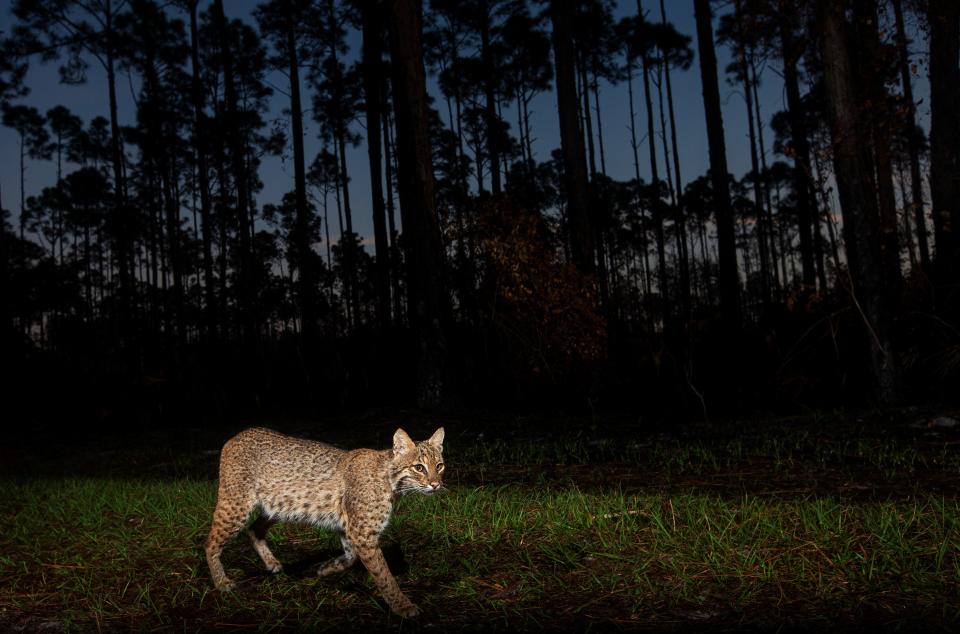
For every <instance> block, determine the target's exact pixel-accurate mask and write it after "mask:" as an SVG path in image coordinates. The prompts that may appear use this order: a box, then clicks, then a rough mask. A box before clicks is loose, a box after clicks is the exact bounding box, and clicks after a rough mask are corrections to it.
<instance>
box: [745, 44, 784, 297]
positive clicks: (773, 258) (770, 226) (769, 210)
mask: <svg viewBox="0 0 960 634" xmlns="http://www.w3.org/2000/svg"><path fill="white" fill-rule="evenodd" d="M755 60H756V58H755V57H754V53H753V51H751V53H750V74H751V76H752V79H751V81H750V84H751V85H752V86H753V110H754V114H755V116H756V122H757V147H758V148H759V149H760V151H759V157H760V173H761V176H760V185H761V188H762V189H763V203H764V211H765V212H766V215H765V218H766V224H767V242H768V244H769V248H770V272H771V274H772V281H773V285H774V289H775V290H776V291H777V293H779V292H780V274H779V269H778V267H777V241H776V239H775V237H774V234H775V233H776V230H775V229H774V222H773V204H772V203H771V202H770V180H769V173H768V172H767V159H766V155H767V153H766V150H765V148H766V147H767V146H766V144H765V143H764V142H763V118H762V117H761V116H760V94H759V90H758V89H757V88H758V86H759V84H760V80H759V78H758V77H757V66H756V64H755V63H754V62H755Z"/></svg>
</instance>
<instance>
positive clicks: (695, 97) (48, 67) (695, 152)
mask: <svg viewBox="0 0 960 634" xmlns="http://www.w3.org/2000/svg"><path fill="white" fill-rule="evenodd" d="M208 4H209V2H202V3H201V10H203V9H204V8H205V7H206V6H207V5H208ZM256 4H257V2H256V1H255V0H226V1H225V2H224V8H225V11H226V13H227V16H228V17H239V18H241V19H244V20H247V21H248V22H250V23H253V19H252V17H251V13H252V11H253V8H254V7H255V6H256ZM425 4H426V3H425ZM643 8H644V10H645V11H647V12H649V19H650V20H651V21H659V19H660V11H659V3H655V2H653V1H652V0H644V2H643ZM10 9H11V0H0V30H2V31H4V32H8V31H9V27H10V25H11V24H12V23H13V16H12V15H11V13H10ZM666 9H667V19H668V20H669V21H671V22H672V23H673V24H674V25H675V26H676V28H677V29H678V30H679V31H680V32H681V33H684V34H686V35H688V36H690V37H691V39H692V47H693V49H694V53H695V55H698V52H697V51H696V44H697V42H696V28H695V23H694V17H693V0H670V1H669V2H667V3H666ZM724 11H725V10H724V9H722V8H721V9H719V10H717V13H718V14H719V13H722V12H724ZM635 13H636V3H635V2H633V1H632V0H631V1H630V2H620V3H619V5H618V6H617V8H616V12H615V18H616V19H619V18H621V17H624V16H627V15H633V14H635ZM178 17H181V18H182V19H184V20H186V16H185V15H178ZM714 29H716V20H715V21H714ZM348 40H349V43H350V48H351V57H352V58H355V56H357V55H358V54H359V50H360V43H361V40H360V35H359V33H357V32H352V33H350V35H349V38H348ZM911 52H912V53H913V54H914V58H915V60H916V61H917V63H918V71H917V74H916V76H915V77H914V90H915V94H916V97H917V99H918V101H919V102H920V105H919V108H918V115H919V117H920V120H921V124H923V125H925V124H926V121H927V120H928V116H929V108H928V106H927V104H926V100H925V99H924V98H925V96H926V95H927V94H928V92H929V91H928V88H927V79H926V66H925V64H923V63H921V62H923V61H925V42H924V41H923V40H922V38H918V42H917V43H916V44H914V45H913V46H912V47H911ZM918 54H923V59H920V58H917V55H918ZM717 56H718V65H719V69H720V72H721V73H722V72H723V68H724V67H725V66H726V65H727V64H728V63H729V61H730V54H729V51H728V49H727V48H726V47H723V46H718V47H717ZM698 63H699V62H698V58H697V57H695V58H694V63H693V65H692V66H691V68H690V70H688V71H686V72H682V71H674V75H673V79H672V81H673V89H674V105H675V109H676V116H677V122H678V143H679V147H680V158H681V172H682V174H681V176H682V178H683V182H684V183H688V182H690V181H691V180H692V179H694V178H696V177H698V176H700V175H702V174H704V173H705V172H706V170H707V167H708V163H707V141H706V127H705V120H704V113H703V105H702V98H701V92H700V71H699V66H698ZM778 72H779V67H778V66H777V64H776V62H775V61H774V62H771V63H770V64H768V65H767V66H766V68H765V70H764V73H763V76H762V80H761V87H760V100H761V104H760V105H761V112H762V116H763V119H764V125H765V126H769V121H770V117H771V116H772V115H773V113H774V112H776V111H778V110H781V109H784V108H785V104H786V97H785V95H784V93H783V87H782V81H781V79H780V76H779V75H778ZM269 80H270V81H271V82H272V83H273V85H275V86H276V87H278V88H279V89H281V90H283V91H284V92H285V91H286V90H287V80H286V77H285V76H283V75H282V74H280V73H274V74H273V75H271V76H270V77H269ZM26 83H27V85H28V86H29V87H30V94H29V95H28V96H27V97H26V98H25V99H23V100H22V103H25V104H28V105H32V106H34V107H36V108H37V109H38V110H40V111H41V113H44V112H46V111H47V109H49V108H51V107H53V106H55V105H58V104H63V105H65V106H67V107H68V108H69V109H70V110H71V111H73V112H74V113H75V114H77V115H78V116H80V117H81V118H82V119H83V120H84V121H85V122H87V121H89V120H90V119H91V118H92V117H94V116H97V115H101V116H105V117H106V116H108V110H107V88H106V75H105V73H104V72H103V71H102V69H100V68H99V67H98V66H97V65H96V62H95V61H94V62H93V63H92V64H91V66H90V72H89V77H88V81H87V83H86V84H84V85H81V86H68V85H62V84H60V83H59V76H58V73H57V64H56V63H48V64H45V65H42V64H40V63H39V61H36V60H35V61H33V62H32V64H31V67H30V71H29V73H28V75H27V79H26ZM431 83H432V82H431ZM137 85H138V83H137V80H136V78H135V77H133V78H130V77H128V76H127V75H125V74H120V75H118V82H117V89H118V95H119V114H120V119H121V124H125V123H130V122H132V120H133V117H134V106H133V103H134V102H133V96H132V95H133V92H134V91H135V90H136V89H137ZM428 89H429V90H431V92H432V94H433V95H434V96H435V97H437V98H438V99H439V97H440V94H439V91H437V90H436V89H435V86H432V85H431V86H428ZM641 89H642V87H641V86H640V85H638V82H635V84H634V90H635V91H639V90H641ZM304 90H305V96H304V104H305V106H307V107H309V105H308V104H309V103H310V94H311V93H310V90H309V87H307V86H306V85H304ZM720 90H721V100H722V102H723V116H724V127H725V132H726V141H727V160H728V163H729V168H730V171H731V172H732V173H733V174H734V175H735V176H737V177H740V176H742V175H743V174H744V173H745V172H747V171H749V169H750V155H749V149H748V141H747V119H746V106H745V103H744V100H743V96H742V94H741V93H740V92H739V91H738V90H737V89H736V88H735V87H732V86H730V85H729V84H728V83H726V81H725V77H721V83H720ZM600 96H601V104H600V105H601V109H602V111H603V133H604V134H603V136H604V146H605V150H606V157H607V161H606V162H607V173H608V174H609V175H610V176H611V177H612V178H615V179H618V180H627V179H630V178H632V177H633V174H634V168H633V154H632V151H631V148H630V134H629V129H628V120H629V109H628V100H627V86H626V82H623V83H621V84H619V85H616V86H612V85H610V84H607V83H602V84H601V95H600ZM635 98H638V101H637V105H636V107H637V126H638V135H639V134H640V130H645V129H646V118H645V117H646V113H645V112H644V111H643V102H642V94H640V93H639V92H637V93H636V94H635ZM654 99H656V95H655V94H654ZM286 102H287V97H286V96H285V95H284V94H283V93H281V92H275V93H274V96H273V99H272V101H271V108H270V112H269V113H268V114H267V119H268V123H269V122H270V121H271V120H273V119H277V118H280V119H285V118H284V116H283V114H282V110H283V108H284V106H285V105H287V104H286ZM437 105H439V106H442V103H438V104H437ZM655 107H656V106H655ZM440 110H441V116H442V117H444V118H445V117H446V109H445V108H444V107H441V109H440ZM656 116H658V115H655V117H656ZM504 118H505V119H506V121H507V122H508V123H509V124H511V128H512V130H513V131H514V132H515V120H516V115H515V112H514V110H513V108H512V104H511V105H510V106H508V107H507V108H506V109H505V110H504ZM532 119H533V120H532V127H533V138H534V151H535V153H536V158H537V159H538V160H544V159H545V158H547V157H549V155H550V152H551V151H552V150H553V149H554V148H556V147H559V144H560V140H559V131H558V118H557V111H556V97H555V92H554V91H553V90H551V91H549V92H546V93H543V94H541V95H539V96H538V97H537V99H536V100H535V101H534V102H533V113H532ZM656 121H657V125H659V119H656ZM284 123H286V122H285V121H284ZM355 126H356V129H358V130H361V132H362V129H361V127H360V125H359V124H355ZM304 127H305V130H304V134H305V137H306V138H305V142H306V155H307V162H308V163H309V162H310V161H311V160H312V159H313V157H314V156H315V155H316V153H317V152H318V151H319V150H320V146H321V144H320V142H319V141H318V140H317V138H316V135H317V126H316V125H315V124H314V123H313V121H311V120H310V119H309V117H308V116H307V117H305V120H304ZM594 133H595V134H596V128H595V129H594ZM764 134H765V139H764V140H765V142H766V148H765V151H766V153H767V162H768V164H769V163H770V162H772V161H773V160H776V158H777V157H775V156H774V155H773V152H772V150H771V149H770V148H771V147H772V144H773V133H772V131H771V130H770V129H769V127H767V128H766V129H765V132H764ZM646 141H647V139H646V137H645V135H643V140H642V147H641V148H640V152H641V154H640V157H641V164H640V172H641V175H642V176H643V177H644V178H645V179H647V180H649V178H650V167H649V164H648V163H649V159H648V158H647V157H648V149H647V147H646ZM657 146H658V147H657V153H658V159H659V161H660V163H661V167H660V174H661V178H663V177H664V176H663V174H664V168H663V167H662V163H663V155H662V147H661V142H660V141H659V139H658V141H657ZM289 154H292V152H289ZM18 156H19V154H18V137H17V135H16V133H14V132H13V131H12V130H9V129H7V128H4V127H0V157H2V160H0V187H2V196H3V199H2V204H3V206H4V207H5V208H7V209H9V210H11V215H12V218H11V219H12V221H13V223H14V224H16V219H17V217H18V209H19V196H20V192H19V187H20V185H19V162H18ZM347 160H348V169H349V171H350V176H351V183H350V193H351V203H352V206H353V212H354V227H355V230H356V231H357V232H358V233H360V234H361V235H362V236H364V238H365V242H372V234H373V229H372V226H373V225H372V220H371V207H370V200H369V194H368V192H369V174H368V169H369V168H368V165H367V156H366V146H365V145H364V144H363V143H361V144H360V145H358V146H357V147H355V148H352V149H349V150H348V155H347ZM598 160H599V158H598ZM71 169H72V166H69V165H68V166H66V167H65V172H69V171H70V170H71ZM260 176H261V178H262V180H263V181H264V188H263V190H262V191H261V192H260V194H259V196H258V202H259V204H260V205H263V204H266V203H272V202H279V200H280V198H281V197H282V196H283V194H284V193H285V192H286V191H289V190H291V189H292V188H293V166H292V164H291V163H290V162H289V161H287V162H284V161H283V160H281V159H280V158H275V157H265V158H264V164H263V166H262V167H261V170H260ZM55 180H56V166H55V165H54V163H53V162H43V161H30V162H29V164H28V167H27V175H26V186H25V190H26V194H27V196H30V195H34V194H37V193H39V192H40V190H41V189H42V188H43V187H46V186H49V185H53V184H54V182H55ZM331 224H332V225H333V226H331V229H332V230H333V231H336V229H337V227H336V221H335V215H334V216H333V217H331Z"/></svg>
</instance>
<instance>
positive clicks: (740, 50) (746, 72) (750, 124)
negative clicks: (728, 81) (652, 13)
mask: <svg viewBox="0 0 960 634" xmlns="http://www.w3.org/2000/svg"><path fill="white" fill-rule="evenodd" d="M735 5H736V11H737V14H739V13H740V11H741V7H740V2H739V0H737V1H736V3H735ZM735 54H736V56H737V64H738V66H739V67H740V68H739V73H740V79H741V81H742V82H743V95H744V98H745V99H746V102H747V103H746V105H747V138H748V140H749V142H750V168H751V169H752V170H753V212H754V215H755V216H756V220H757V225H756V228H757V252H758V253H759V255H760V293H761V301H762V302H763V304H764V305H765V306H767V305H769V304H770V259H769V256H768V253H767V232H766V227H765V225H766V223H765V222H764V214H763V191H762V188H761V186H760V161H759V159H758V158H757V133H756V127H755V125H754V121H753V90H751V86H750V64H749V61H748V60H747V52H746V50H745V46H744V45H743V44H738V45H737V50H736V53H735Z"/></svg>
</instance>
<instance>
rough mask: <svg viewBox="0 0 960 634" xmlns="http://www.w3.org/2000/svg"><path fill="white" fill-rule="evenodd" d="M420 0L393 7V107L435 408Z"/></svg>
mask: <svg viewBox="0 0 960 634" xmlns="http://www.w3.org/2000/svg"><path fill="white" fill-rule="evenodd" d="M421 15H422V6H421V3H420V0H395V2H393V3H392V4H391V6H390V47H391V57H392V60H393V73H392V76H393V103H394V110H395V112H396V125H397V153H398V156H399V159H400V160H399V166H400V173H399V177H400V179H399V184H400V211H401V214H402V217H403V231H404V234H405V236H406V238H407V240H405V241H404V246H405V249H406V257H407V280H408V282H407V297H408V302H409V304H408V305H409V307H410V323H411V325H412V327H413V329H414V332H415V333H416V338H417V343H418V345H419V360H418V373H417V383H418V385H417V393H418V402H419V404H420V406H421V407H428V408H436V407H439V406H441V405H442V404H443V403H445V402H448V401H449V398H450V396H451V391H452V386H450V385H449V383H448V380H447V364H448V350H447V341H446V335H445V332H444V330H445V327H446V322H447V319H448V312H449V307H448V306H447V301H448V299H447V296H446V285H445V284H444V279H443V271H444V257H443V244H442V242H441V237H440V225H439V219H438V218H437V210H436V207H435V201H434V182H433V161H432V157H431V145H430V118H429V110H428V107H427V90H426V77H425V73H424V70H423V51H422V46H421Z"/></svg>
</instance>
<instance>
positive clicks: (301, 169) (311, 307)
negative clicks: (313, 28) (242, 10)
mask: <svg viewBox="0 0 960 634" xmlns="http://www.w3.org/2000/svg"><path fill="white" fill-rule="evenodd" d="M296 27H297V25H296V14H295V10H294V5H293V3H292V2H291V3H290V4H289V5H288V7H287V15H286V40H287V62H288V71H289V76H290V121H291V126H290V127H291V130H290V132H291V134H292V135H293V182H294V200H295V201H296V217H295V220H294V222H295V224H296V229H297V231H296V249H297V260H298V265H299V266H298V268H299V278H298V282H297V289H298V295H299V299H300V334H301V336H302V337H303V339H304V340H305V341H306V342H307V343H309V342H311V341H312V340H313V338H314V337H315V335H316V330H317V327H318V324H317V302H316V287H317V275H316V271H315V269H314V262H313V249H312V248H311V243H312V240H311V225H312V224H313V223H312V222H311V216H312V215H313V213H312V211H311V209H310V207H309V206H308V205H307V178H306V169H305V156H304V154H305V153H304V148H303V107H302V105H301V99H300V60H299V59H298V51H297V40H296Z"/></svg>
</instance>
